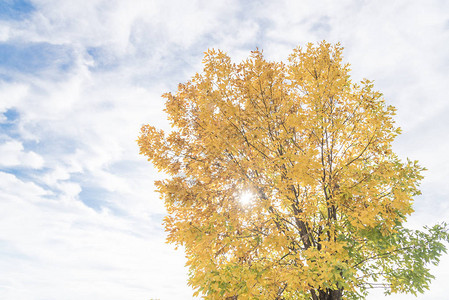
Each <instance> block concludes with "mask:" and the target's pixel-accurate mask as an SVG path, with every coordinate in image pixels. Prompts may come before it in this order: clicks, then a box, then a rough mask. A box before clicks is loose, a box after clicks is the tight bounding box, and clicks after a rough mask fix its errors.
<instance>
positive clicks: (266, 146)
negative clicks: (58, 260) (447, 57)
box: [138, 42, 448, 300]
mask: <svg viewBox="0 0 449 300" xmlns="http://www.w3.org/2000/svg"><path fill="white" fill-rule="evenodd" d="M203 62H204V71H203V72H202V73H201V74H196V75H195V76H194V77H193V78H192V79H191V80H190V81H188V82H187V83H184V84H179V87H178V91H177V92H176V93H174V94H172V93H167V94H165V95H164V97H165V98H166V100H167V101H166V109H165V111H166V113H167V114H168V118H169V120H170V122H171V124H172V126H173V130H172V131H171V132H169V133H167V134H166V133H164V132H163V131H162V130H157V129H156V128H154V127H153V126H150V125H145V126H143V127H142V131H141V135H140V137H139V140H138V143H139V146H140V151H141V154H144V155H146V156H147V157H148V159H149V160H150V161H151V162H152V163H153V164H154V165H155V166H156V167H157V168H158V169H159V170H161V171H164V172H166V173H167V174H168V175H169V179H167V180H164V181H158V182H156V185H157V189H158V191H159V193H160V194H161V196H162V198H163V199H164V200H165V205H166V208H167V211H168V216H167V217H166V218H165V219H164V223H165V227H166V230H167V232H168V242H170V243H174V244H175V245H181V246H183V247H184V248H185V251H186V257H187V265H188V267H189V269H190V276H189V284H190V285H191V286H192V287H193V288H194V290H195V295H202V296H204V298H206V299H314V300H315V299H323V300H324V299H360V298H364V297H365V296H366V294H367V290H368V289H369V288H375V287H383V288H385V290H386V292H387V293H395V292H411V293H414V294H416V293H417V292H423V291H424V290H425V289H426V288H428V284H429V281H430V279H431V278H432V275H430V273H429V271H428V269H427V268H426V265H428V264H429V263H433V264H436V263H437V262H438V257H439V256H440V255H441V253H442V252H444V251H445V246H444V244H443V243H442V241H443V240H447V239H448V235H447V230H446V227H445V225H444V224H443V225H436V226H434V227H432V228H427V229H426V230H424V231H413V230H409V229H406V228H405V227H404V226H403V224H404V222H405V221H406V217H407V216H408V215H409V214H410V213H412V212H413V209H412V201H413V199H412V198H413V196H415V195H417V194H419V190H418V184H419V181H420V179H421V178H422V175H421V171H423V168H421V167H420V166H419V165H418V164H417V162H416V161H406V162H402V161H401V160H400V159H399V158H398V157H397V156H396V155H395V154H394V153H393V152H392V148H391V144H392V142H393V140H394V138H395V137H396V136H397V135H398V134H399V133H400V129H399V128H398V127H396V126H395V123H394V120H393V116H394V114H395V109H394V107H392V106H388V105H386V103H385V101H384V99H383V98H382V94H381V93H379V92H377V91H376V90H374V88H373V84H372V82H371V81H369V80H363V81H362V82H360V83H359V84H357V83H353V82H352V81H351V79H350V76H349V65H348V64H345V63H343V62H342V47H341V46H340V45H338V44H337V45H330V44H328V43H326V42H322V43H320V44H318V45H313V44H308V45H307V47H306V48H305V49H302V48H299V47H298V48H296V49H294V50H293V53H292V54H291V55H290V57H289V59H288V63H281V62H270V61H267V60H265V59H264V57H263V55H262V52H260V51H254V52H252V54H251V56H250V57H249V58H248V59H247V60H245V61H243V62H241V63H239V64H235V63H232V62H231V59H230V58H229V57H228V56H227V55H226V54H225V53H223V52H221V51H215V50H209V51H207V52H206V54H205V57H204V61H203ZM242 194H244V195H246V198H249V201H247V202H242V201H241V198H242ZM248 195H249V196H248Z"/></svg>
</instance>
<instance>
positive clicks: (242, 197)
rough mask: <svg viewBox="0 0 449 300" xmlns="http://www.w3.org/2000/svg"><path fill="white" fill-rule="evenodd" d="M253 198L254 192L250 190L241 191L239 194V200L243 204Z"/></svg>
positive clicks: (248, 202) (246, 203)
mask: <svg viewBox="0 0 449 300" xmlns="http://www.w3.org/2000/svg"><path fill="white" fill-rule="evenodd" d="M253 200H254V194H253V193H251V192H250V191H243V192H242V193H241V194H240V197H239V201H240V203H241V204H243V205H248V204H250V203H251V202H252V201H253Z"/></svg>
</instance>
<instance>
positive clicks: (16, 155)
mask: <svg viewBox="0 0 449 300" xmlns="http://www.w3.org/2000/svg"><path fill="white" fill-rule="evenodd" d="M43 165H44V160H43V158H42V157H41V156H40V155H39V154H37V153H35V152H33V151H24V148H23V145H22V143H20V142H18V141H7V142H5V143H3V144H0V167H17V166H20V167H30V168H33V169H40V168H42V167H43Z"/></svg>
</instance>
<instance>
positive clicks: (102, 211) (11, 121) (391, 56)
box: [0, 0, 449, 299]
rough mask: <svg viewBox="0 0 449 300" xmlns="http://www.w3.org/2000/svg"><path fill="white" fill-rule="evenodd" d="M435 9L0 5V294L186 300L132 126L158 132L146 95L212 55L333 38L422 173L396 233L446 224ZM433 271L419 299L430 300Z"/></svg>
mask: <svg viewBox="0 0 449 300" xmlns="http://www.w3.org/2000/svg"><path fill="white" fill-rule="evenodd" d="M448 12H449V6H448V4H447V3H446V2H445V1H429V2H426V3H423V2H420V1H396V2H394V3H388V4H387V3H386V2H385V3H384V2H382V1H380V2H366V1H349V0H348V1H341V2H338V3H337V2H330V1H325V2H317V3H312V2H305V1H276V2H274V1H251V2H248V1H200V0H198V1H188V2H186V1H157V0H155V1H133V2H132V3H131V2H127V1H119V0H115V1H103V0H94V1H92V0H89V1H87V0H83V1H77V2H73V1H48V0H46V1H43V0H39V1H31V2H28V1H11V0H8V1H4V2H2V4H0V199H1V201H0V228H1V229H0V268H1V269H2V272H1V274H0V294H1V295H2V297H3V298H4V299H61V298H64V299H125V298H126V299H129V298H133V299H143V298H144V299H148V298H151V297H154V298H161V299H189V298H190V296H191V291H190V290H189V288H188V287H187V286H186V279H187V276H186V270H185V268H184V267H183V264H184V259H183V253H182V251H174V250H173V248H172V247H171V246H169V245H166V244H164V233H163V229H162V227H161V222H162V217H163V215H164V214H165V210H164V208H163V206H162V202H161V200H159V199H158V195H157V194H156V193H154V187H153V181H154V179H157V178H161V176H163V175H161V174H158V173H157V172H156V171H155V170H154V169H153V168H152V167H151V165H150V164H149V163H147V162H146V161H145V159H144V158H143V157H141V156H139V155H138V149H137V146H136V143H135V140H136V138H137V135H138V132H139V128H140V126H141V125H142V124H144V123H152V124H155V125H157V126H159V127H161V128H164V129H167V130H168V129H169V128H170V127H169V124H168V123H167V121H166V119H165V115H164V113H163V112H162V109H163V100H162V99H161V98H160V95H161V94H162V93H163V92H166V91H170V90H171V91H173V90H174V89H176V86H177V84H178V83H179V82H184V81H186V80H188V78H189V77H190V76H191V75H193V73H194V72H198V71H200V70H201V59H202V55H203V51H205V50H206V49H207V48H212V47H215V48H220V49H222V50H224V51H227V52H228V53H229V54H230V55H231V56H232V57H233V58H234V59H235V60H236V61H239V60H241V59H243V58H245V57H246V56H247V55H248V54H249V51H250V50H253V49H255V48H256V47H259V48H260V49H264V53H265V55H266V56H267V57H268V58H270V59H285V58H286V56H287V55H288V53H289V52H290V51H291V49H292V48H293V47H296V46H297V45H299V44H301V45H304V44H305V43H306V42H309V41H312V42H313V41H320V40H322V39H326V40H329V41H331V42H337V41H341V42H342V44H343V46H345V52H344V54H345V57H346V60H347V61H349V62H351V64H352V69H353V76H354V78H356V79H357V80H359V79H361V78H363V77H367V78H369V79H374V80H376V82H375V83H376V87H377V88H378V89H379V90H381V91H382V92H383V93H384V95H385V97H386V98H387V101H388V102H389V103H391V104H393V105H395V106H397V108H398V109H399V111H398V116H397V117H398V118H397V120H398V123H399V125H400V126H401V127H403V128H404V134H403V135H402V136H401V137H400V138H399V139H398V141H397V143H396V144H395V148H396V151H398V152H399V154H400V155H401V156H402V157H405V156H410V157H411V158H412V159H418V160H420V161H421V162H422V163H423V165H424V166H426V167H427V168H428V169H429V171H428V172H427V174H426V179H425V180H424V182H423V186H422V189H423V196H421V197H419V198H417V202H416V205H415V207H416V210H417V212H416V214H415V216H414V217H412V218H411V225H412V226H417V225H421V224H424V223H433V222H434V221H436V220H444V219H447V218H448V217H449V207H448V205H447V204H446V203H447V201H446V198H445V197H447V195H448V194H449V188H448V187H447V184H446V183H445V178H447V177H448V175H449V174H448V171H447V170H449V161H448V159H447V157H446V156H447V155H446V152H447V149H449V142H448V141H446V139H444V137H445V135H447V134H446V131H447V129H448V127H449V124H448V121H447V118H446V115H447V113H448V112H449V111H448V110H449V104H448V103H449V102H447V101H446V91H445V87H446V82H447V81H448V79H449V78H448V77H449V76H448V75H447V72H446V70H447V65H448V62H449V57H448V53H447V51H446V48H447V45H448V44H449V26H448V24H449V23H448ZM448 266H449V260H448V259H447V258H444V259H443V261H442V265H441V266H440V267H439V268H436V269H435V274H436V276H437V280H436V281H435V283H434V284H433V285H432V287H431V291H430V292H429V293H428V294H426V295H425V296H422V299H444V298H445V293H444V286H445V285H444V284H445V281H447V280H448V278H449V274H448V273H447V272H446V271H444V270H445V269H448V268H447V267H448ZM445 272H446V273H445ZM373 297H375V296H373ZM391 299H404V298H401V297H399V296H397V297H396V296H395V297H391Z"/></svg>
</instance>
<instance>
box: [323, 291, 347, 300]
mask: <svg viewBox="0 0 449 300" xmlns="http://www.w3.org/2000/svg"><path fill="white" fill-rule="evenodd" d="M318 292H319V298H318V299H319V300H341V299H342V296H343V291H342V290H324V291H323V290H319V291H318Z"/></svg>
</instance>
